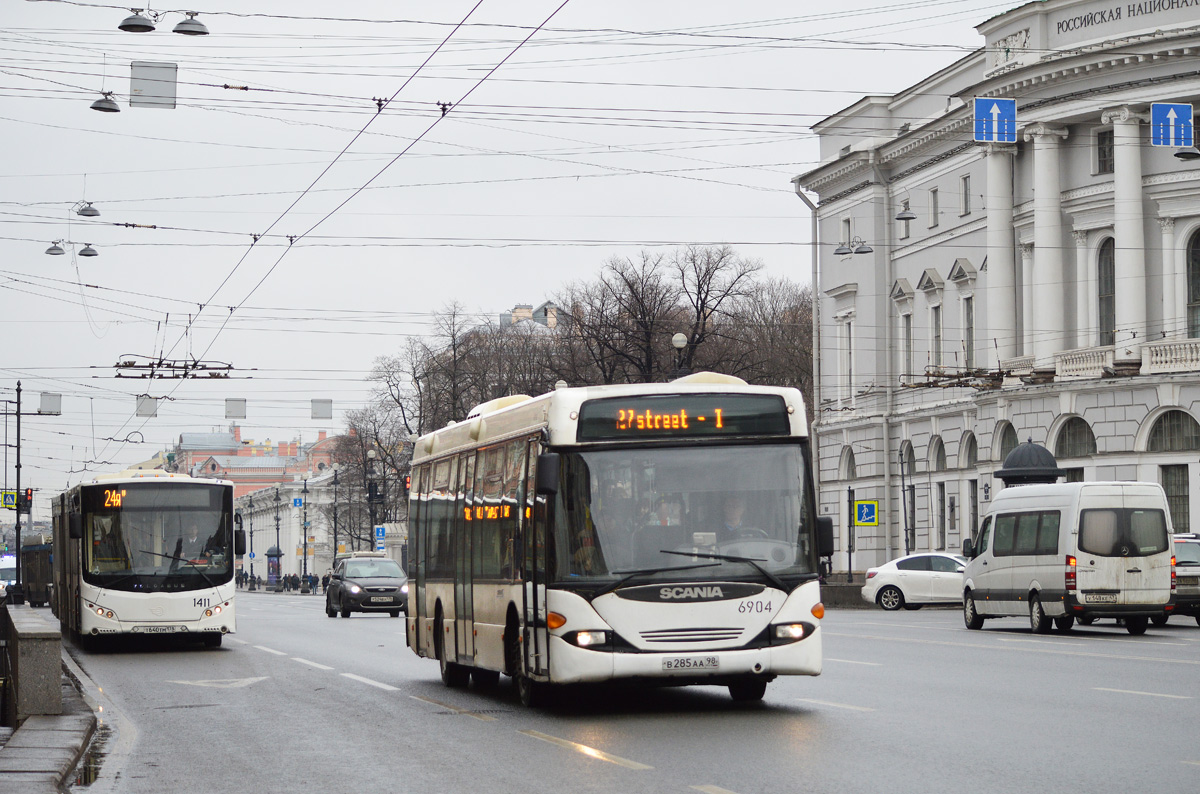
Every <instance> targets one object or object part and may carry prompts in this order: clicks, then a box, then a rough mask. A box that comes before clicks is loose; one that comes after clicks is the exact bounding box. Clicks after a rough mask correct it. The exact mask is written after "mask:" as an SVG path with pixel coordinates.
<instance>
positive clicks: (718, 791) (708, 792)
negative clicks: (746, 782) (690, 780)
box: [692, 786, 737, 794]
mask: <svg viewBox="0 0 1200 794" xmlns="http://www.w3.org/2000/svg"><path fill="white" fill-rule="evenodd" d="M692 788H694V789H695V790H696V791H703V792H704V794H737V792H735V791H730V790H729V789H727V788H721V787H720V786H692Z"/></svg>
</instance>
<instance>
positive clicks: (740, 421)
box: [576, 394, 790, 441]
mask: <svg viewBox="0 0 1200 794" xmlns="http://www.w3.org/2000/svg"><path fill="white" fill-rule="evenodd" d="M789 430H790V422H789V421H788V413H787V406H786V405H785V404H784V401H783V398H782V397H780V396H778V395H774V394H665V395H641V396H632V397H609V398H604V399H600V400H588V401H586V402H585V403H583V405H582V406H580V408H579V429H578V431H577V432H576V440H577V441H616V440H620V439H632V438H639V439H645V438H696V437H714V436H786V435H787V434H788V432H789Z"/></svg>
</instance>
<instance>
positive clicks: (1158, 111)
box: [1150, 102, 1195, 148]
mask: <svg viewBox="0 0 1200 794" xmlns="http://www.w3.org/2000/svg"><path fill="white" fill-rule="evenodd" d="M1194 132H1195V126H1194V124H1193V123H1192V106H1191V105H1188V104H1183V103H1172V102H1156V103H1154V104H1153V105H1151V106H1150V145H1151V146H1173V147H1176V148H1185V147H1188V146H1192V145H1194V144H1193V139H1194V138H1195V135H1194Z"/></svg>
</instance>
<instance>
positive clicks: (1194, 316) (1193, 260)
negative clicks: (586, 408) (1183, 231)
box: [1187, 232, 1200, 337]
mask: <svg viewBox="0 0 1200 794" xmlns="http://www.w3.org/2000/svg"><path fill="white" fill-rule="evenodd" d="M1187 280H1188V283H1187V298H1188V303H1187V324H1188V336H1191V337H1197V336H1200V232H1197V233H1195V234H1193V235H1192V239H1191V242H1189V243H1188V262H1187Z"/></svg>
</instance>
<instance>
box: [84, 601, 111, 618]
mask: <svg viewBox="0 0 1200 794" xmlns="http://www.w3.org/2000/svg"><path fill="white" fill-rule="evenodd" d="M87 607H88V609H89V610H91V611H92V612H95V613H96V616H97V617H101V618H108V619H109V620H116V619H117V616H116V615H114V614H113V611H112V610H111V609H105V608H104V607H102V606H97V605H96V604H88V605H87Z"/></svg>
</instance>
